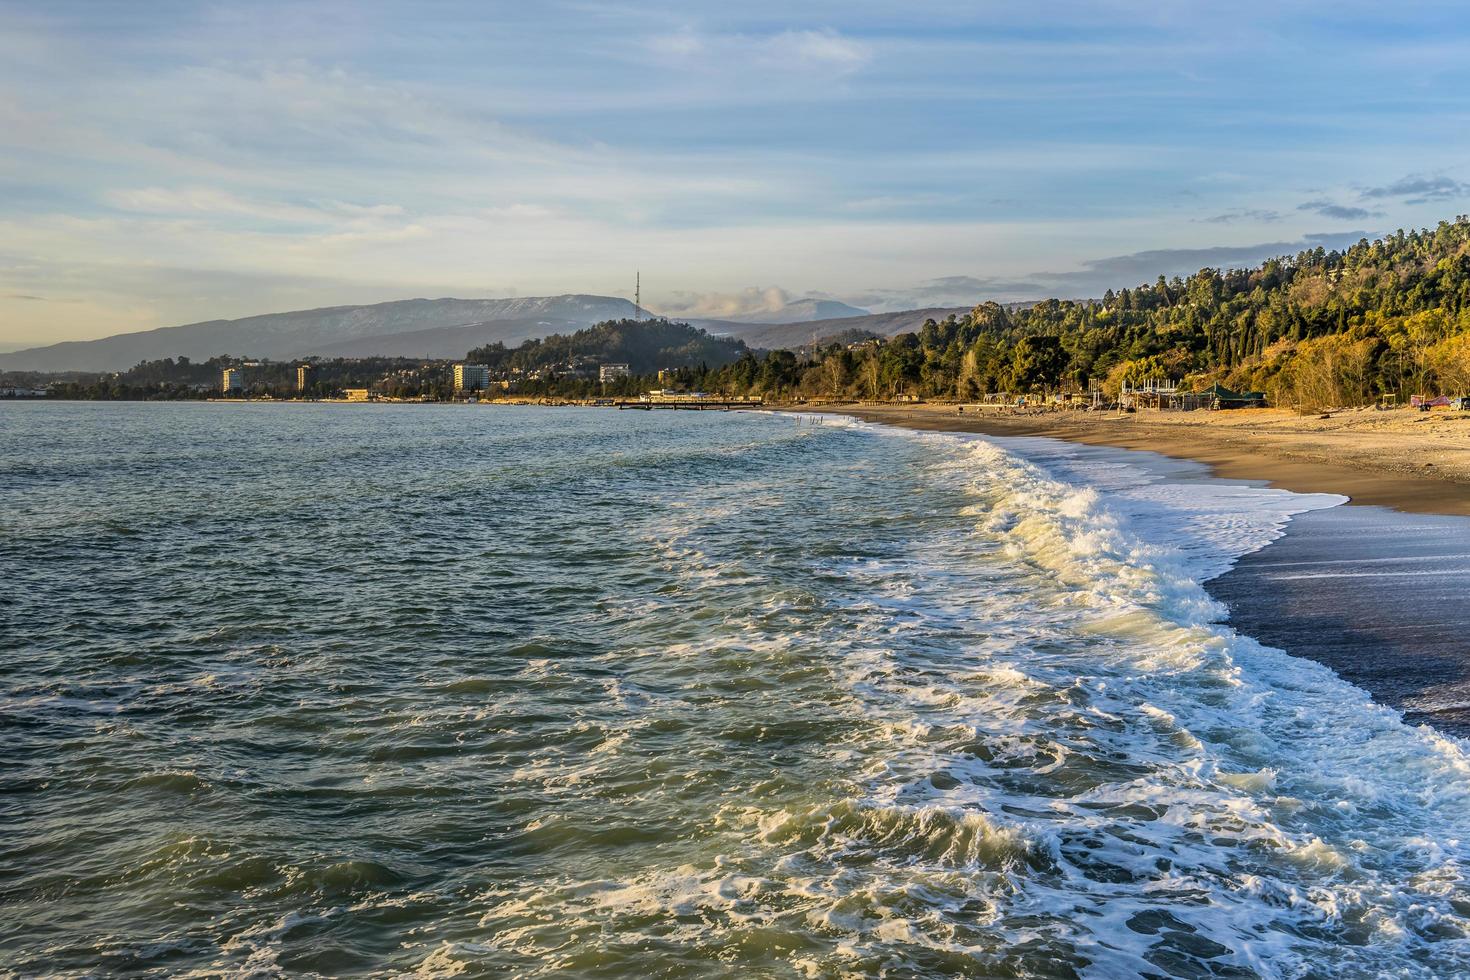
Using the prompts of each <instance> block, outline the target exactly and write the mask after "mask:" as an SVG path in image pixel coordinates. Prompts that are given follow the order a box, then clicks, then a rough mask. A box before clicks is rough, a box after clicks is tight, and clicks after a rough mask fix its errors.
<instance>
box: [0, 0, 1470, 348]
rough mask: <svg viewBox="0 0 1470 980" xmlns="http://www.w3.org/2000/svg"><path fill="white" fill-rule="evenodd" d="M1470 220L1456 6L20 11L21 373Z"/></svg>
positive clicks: (8, 253) (691, 5)
mask: <svg viewBox="0 0 1470 980" xmlns="http://www.w3.org/2000/svg"><path fill="white" fill-rule="evenodd" d="M1466 211H1470V17H1467V16H1466V15H1465V8H1464V6H1463V3H1409V4H1382V3H1360V2H1356V0H1345V2H1336V3H1332V4H1320V3H1313V4H1305V3H1289V2H1286V3H1283V2H1274V3H1257V2H1254V0H1246V2H1241V3H1236V4H1233V5H1220V4H1183V3H1165V2H1148V3H1144V2H1131V0H1127V2H1125V0H1119V2H1112V3H1086V4H1084V3H1070V2H1056V3H1049V4H1045V5H1021V4H1015V3H984V2H970V3H958V2H933V3H925V2H907V3H873V2H864V0H851V2H846V3H827V2H815V3H802V4H793V3H789V2H787V3H773V2H768V0H752V2H745V3H740V4H730V3H718V4H717V3H699V2H687V3H680V4H673V3H667V4H665V3H645V2H621V3H600V2H573V3H557V2H550V3H530V2H520V3H500V2H482V3H457V2H423V3H414V4H373V3H345V2H328V3H312V2H304V3H303V2H298V3H290V4H272V3H268V2H267V3H250V4H243V3H241V4H200V3H182V2H149V3H143V2H137V3H124V2H90V3H67V2H48V3H45V4H40V3H8V2H5V0H0V346H8V347H14V346H22V345H30V344H38V343H48V342H53V341H57V340H66V339H79V338H85V337H94V336H102V335H106V334H110V333H116V332H120V331H124V330H135V329H146V328H149V327H154V326H162V325H168V324H173V323H181V322H187V321H191V320H198V319H205V318H212V317H233V316H242V315H248V314H252V313H261V312H270V311H273V310H282V309H296V308H303V307H310V306H323V305H331V304H337V303H354V302H375V301H379V300H385V299H397V298H404V297H408V296H445V295H454V296H506V295H541V294H550V293H563V292H595V293H606V294H616V295H627V294H629V293H630V292H631V281H632V278H633V272H634V270H635V269H640V268H641V270H642V273H643V281H644V285H645V289H644V297H645V301H646V304H647V305H649V306H651V307H653V308H655V309H660V310H664V311H668V312H672V313H679V312H684V313H690V314H695V313H697V314H705V315H721V314H728V313H736V312H749V311H751V310H753V309H758V308H763V307H769V306H771V305H776V304H779V302H780V301H781V299H782V298H783V297H788V296H789V297H800V296H807V295H819V296H830V297H835V298H838V299H842V300H845V301H847V302H850V303H853V304H855V305H858V306H864V307H868V308H872V309H896V308H904V307H909V306H916V305H931V304H933V305H969V304H972V303H974V302H977V301H979V300H982V299H988V298H997V299H1028V298H1041V297H1043V296H1046V295H1062V296H1085V295H1098V294H1100V293H1101V292H1102V290H1103V289H1104V288H1106V287H1107V286H1110V285H1111V286H1114V287H1118V286H1123V285H1134V284H1137V282H1139V281H1144V280H1151V279H1153V278H1154V277H1155V276H1157V275H1158V274H1159V273H1160V272H1164V273H1169V274H1173V273H1176V272H1186V271H1190V270H1193V269H1198V268H1200V267H1201V266H1203V265H1217V264H1222V263H1231V262H1248V261H1252V260H1254V259H1256V258H1258V257H1262V256H1264V255H1268V254H1275V253H1279V252H1286V251H1294V250H1296V249H1297V248H1300V247H1303V246H1304V245H1307V244H1314V243H1317V242H1324V243H1327V244H1329V245H1335V244H1340V243H1345V242H1348V241H1352V240H1356V239H1357V238H1358V237H1360V236H1362V235H1364V234H1368V235H1372V234H1374V233H1378V232H1383V231H1390V230H1393V229H1395V228H1399V227H1409V226H1415V225H1424V224H1433V223H1434V222H1436V221H1438V220H1440V219H1442V218H1449V217H1453V216H1454V215H1456V214H1459V213H1464V212H1466Z"/></svg>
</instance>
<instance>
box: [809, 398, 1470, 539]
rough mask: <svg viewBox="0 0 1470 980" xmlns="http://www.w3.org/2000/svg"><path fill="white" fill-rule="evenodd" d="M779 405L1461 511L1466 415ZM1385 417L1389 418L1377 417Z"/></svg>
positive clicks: (1402, 506)
mask: <svg viewBox="0 0 1470 980" xmlns="http://www.w3.org/2000/svg"><path fill="white" fill-rule="evenodd" d="M783 410H785V411H797V412H804V413H806V414H817V415H823V414H827V415H847V416H851V417H852V418H856V419H859V420H861V421H864V422H874V423H880V424H884V425H894V426H899V427H902V428H908V429H916V430H920V431H929V432H971V433H977V434H980V435H988V436H1042V437H1047V438H1052V439H1061V440H1064V441H1067V442H1077V443H1083V444H1086V445H1093V446H1111V447H1114V448H1118V449H1141V450H1147V451H1149V452H1154V453H1158V454H1160V455H1163V456H1169V457H1173V458H1176V459H1188V460H1193V461H1195V462H1198V463H1203V464H1204V465H1205V466H1207V467H1208V468H1209V470H1210V473H1211V475H1212V476H1215V477H1218V478H1221V479H1226V480H1250V481H1254V482H1261V483H1263V484H1264V485H1266V486H1270V487H1274V488H1277V489H1282V490H1292V491H1296V492H1298V493H1336V494H1341V495H1343V496H1345V497H1348V498H1349V504H1362V505H1370V506H1379V507H1388V508H1392V509H1394V510H1400V511H1405V512H1408V513H1417V514H1442V515H1451V516H1460V517H1465V516H1470V420H1467V419H1463V418H1459V417H1444V416H1439V417H1435V416H1432V415H1420V414H1418V413H1413V414H1412V415H1411V414H1410V413H1409V412H1408V411H1407V410H1400V411H1397V412H1385V413H1371V412H1354V413H1340V415H1338V416H1336V418H1338V419H1340V421H1339V423H1338V424H1336V425H1330V424H1329V425H1322V424H1320V420H1317V419H1310V420H1308V419H1302V418H1299V417H1296V416H1292V415H1289V414H1288V413H1286V412H1280V411H1274V410H1270V409H1241V410H1235V411H1230V412H1209V413H1206V412H1191V413H1168V414H1164V413H1159V415H1152V414H1150V413H1147V412H1145V413H1140V414H1139V415H1134V416H1124V417H1122V418H1117V417H1099V416H1096V415H1091V414H1089V413H1082V412H1064V413H1061V412H1059V413H1049V414H1043V415H1030V416H1018V415H994V414H992V415H984V414H981V413H980V412H979V411H978V410H975V411H974V414H970V413H969V412H966V413H964V414H960V413H959V412H957V411H956V407H955V406H952V405H923V404H919V405H893V406H888V405H884V406H858V405H852V406H848V405H834V406H830V407H821V408H817V407H812V406H793V407H790V408H786V409H783ZM1384 416H1394V417H1393V418H1384Z"/></svg>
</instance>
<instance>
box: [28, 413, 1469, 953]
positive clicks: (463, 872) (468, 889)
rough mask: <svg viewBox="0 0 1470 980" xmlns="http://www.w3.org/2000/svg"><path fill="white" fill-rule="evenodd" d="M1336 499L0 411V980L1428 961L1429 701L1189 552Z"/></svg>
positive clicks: (1022, 451)
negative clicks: (1247, 614) (1263, 626)
mask: <svg viewBox="0 0 1470 980" xmlns="http://www.w3.org/2000/svg"><path fill="white" fill-rule="evenodd" d="M1342 503H1343V498H1341V497H1336V496H1332V495H1302V494H1294V493H1289V492H1286V491H1282V490H1272V489H1267V488H1264V487H1259V486H1252V485H1243V484H1240V483H1238V482H1235V483H1231V482H1227V481H1220V480H1212V479H1210V478H1208V477H1207V476H1206V475H1204V474H1202V472H1201V471H1200V470H1199V469H1198V468H1190V467H1189V466H1187V465H1185V464H1180V463H1173V462H1169V461H1164V460H1162V459H1161V458H1159V457H1149V456H1148V455H1147V454H1138V453H1127V452H1122V451H1111V450H1098V449H1094V448H1086V447H1070V446H1067V445H1065V444H1060V443H1052V442H1049V441H1047V440H1024V439H1023V440H996V439H986V438H983V437H978V436H968V435H953V434H942V433H922V434H920V433H912V432H906V431H901V430H897V429H890V428H878V427H873V426H869V425H864V424H860V423H856V422H852V421H848V420H844V419H841V418H837V417H833V416H827V417H812V416H798V415H782V414H777V413H735V412H729V413H727V412H709V413H689V412H619V411H613V410H598V409H575V408H535V407H526V408H515V407H503V406H487V405H478V406H476V405H468V406H464V405H459V406H450V405H422V406H420V405H375V404H361V405H312V404H264V403H245V404H161V403H60V402H45V403H15V404H8V405H0V974H3V975H7V976H17V977H30V976H130V977H132V976H142V977H152V976H199V977H218V976H240V977H245V976H249V977H272V976H291V977H299V976H306V977H311V976H333V977H335V976H410V977H455V976H462V977H567V978H581V977H599V978H624V977H628V978H640V980H641V978H653V977H658V978H678V977H742V978H744V977H756V978H766V977H780V978H784V977H791V978H847V977H892V978H917V977H951V976H971V977H1135V976H1138V977H1287V978H1305V977H1420V976H1425V977H1427V976H1442V977H1453V976H1464V975H1467V974H1470V883H1467V874H1470V755H1467V747H1470V743H1466V742H1464V741H1462V740H1461V739H1460V738H1459V737H1458V736H1456V735H1455V734H1452V733H1450V732H1448V731H1446V730H1444V729H1443V728H1441V727H1436V726H1434V725H1432V724H1423V723H1417V722H1415V721H1414V720H1413V719H1408V720H1406V716H1405V714H1404V713H1403V711H1402V710H1400V708H1398V707H1394V706H1392V705H1389V704H1386V703H1383V702H1382V701H1380V700H1376V699H1375V697H1374V696H1373V695H1370V694H1369V693H1368V691H1367V690H1366V689H1365V688H1364V687H1362V686H1358V685H1356V684H1354V683H1351V682H1349V681H1348V680H1346V679H1344V677H1343V675H1342V674H1341V673H1340V672H1338V671H1335V670H1333V669H1331V668H1330V667H1328V666H1326V665H1324V664H1322V663H1319V662H1318V661H1316V660H1313V659H1308V658H1306V657H1301V656H1295V655H1293V654H1292V653H1290V652H1288V651H1286V650H1283V649H1281V648H1279V647H1274V646H1271V645H1269V644H1268V643H1266V642H1263V641H1261V640H1259V639H1256V638H1253V636H1252V635H1251V634H1249V633H1247V632H1245V631H1244V630H1243V629H1238V628H1236V627H1235V626H1233V625H1232V622H1233V620H1232V619H1231V615H1230V609H1229V608H1228V607H1227V606H1226V604H1225V603H1223V602H1222V601H1220V600H1219V599H1218V598H1216V597H1215V596H1213V595H1212V594H1211V592H1210V590H1209V584H1210V583H1212V582H1213V581H1215V580H1217V579H1218V580H1223V577H1226V576H1228V575H1230V574H1239V569H1236V571H1235V572H1232V569H1233V568H1235V566H1237V563H1240V562H1241V560H1242V559H1243V557H1244V556H1252V555H1258V554H1259V555H1267V554H1270V553H1271V550H1270V547H1269V546H1270V545H1271V543H1272V542H1273V541H1276V539H1278V538H1281V537H1282V535H1283V534H1285V533H1287V532H1288V529H1289V527H1290V525H1291V524H1292V522H1293V521H1294V520H1302V521H1309V520H1313V519H1318V518H1320V516H1321V515H1323V514H1327V513H1332V512H1340V511H1341V508H1340V506H1339V505H1341V504H1342ZM1288 537H1289V535H1288ZM1263 549H1265V550H1263ZM1247 560H1249V559H1247ZM1278 571H1279V569H1278ZM1299 579H1300V576H1298V577H1296V578H1293V581H1297V580H1299ZM1316 612H1317V613H1318V614H1319V615H1321V616H1322V617H1323V618H1324V619H1331V618H1332V617H1331V610H1330V609H1327V610H1323V609H1318V610H1317V611H1316Z"/></svg>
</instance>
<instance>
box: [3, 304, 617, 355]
mask: <svg viewBox="0 0 1470 980" xmlns="http://www.w3.org/2000/svg"><path fill="white" fill-rule="evenodd" d="M632 312H633V304H632V303H630V302H629V301H627V300H625V299H621V298H617V297H612V296H592V295H586V294H567V295H562V296H532V297H516V298H511V299H452V298H444V299H408V300H396V301H393V302H389V303H374V304H370V305H361V306H331V307H323V308H321V309H314V310H294V311H290V312H285V313H267V314H262V315H258V316H250V317H242V318H240V319H236V320H206V321H202V322H200V323H188V324H183V325H181V326H176V327H160V328H158V329H154V330H144V331H140V332H137V333H126V334H117V335H115V336H112V337H104V338H101V339H99V340H84V341H67V342H64V343H60V344H52V345H50V346H47V347H36V348H31V349H29V350H22V351H16V352H14V353H11V354H4V355H0V368H4V369H6V370H17V371H122V370H126V369H127V368H130V367H132V366H133V365H134V364H137V363H139V362H141V361H146V360H153V359H157V358H163V357H180V356H182V357H188V358H191V359H195V360H204V359H207V358H210V357H213V356H215V355H219V354H239V355H248V356H252V357H264V358H271V359H286V358H292V357H301V356H305V355H308V354H319V353H321V354H325V353H327V352H328V351H329V350H333V349H334V348H339V347H344V346H351V345H352V342H353V341H360V340H363V339H365V338H373V337H383V338H388V337H393V336H397V335H400V334H409V333H418V332H434V331H440V330H445V329H446V328H469V327H481V328H483V327H485V326H486V325H492V324H504V325H505V327H506V329H505V333H504V336H503V337H501V336H498V335H496V336H491V334H494V331H490V330H483V329H482V330H481V331H480V332H478V333H476V334H475V335H474V343H471V344H469V345H467V346H459V347H457V348H456V351H455V352H454V353H450V354H446V355H444V356H450V357H458V356H462V355H463V353H464V352H465V351H466V350H468V349H469V347H472V346H475V344H477V343H478V344H483V343H488V342H492V341H493V340H497V339H504V340H505V341H507V342H510V343H516V342H519V341H522V340H526V339H529V338H530V337H532V336H537V335H541V334H544V333H549V332H554V331H555V330H557V329H567V328H568V327H577V326H590V325H591V324H593V323H598V322H601V321H604V320H610V319H617V318H619V317H624V316H628V315H630V314H631V313H632ZM543 321H544V323H545V325H546V327H545V329H544V330H539V329H538V328H537V326H536V325H538V324H540V323H542V322H543ZM364 353H369V354H379V353H385V352H384V351H380V350H363V351H359V352H358V353H357V354H345V353H336V355H335V356H361V355H362V354H364ZM413 353H414V354H415V355H418V354H420V353H423V352H420V351H414V352H413Z"/></svg>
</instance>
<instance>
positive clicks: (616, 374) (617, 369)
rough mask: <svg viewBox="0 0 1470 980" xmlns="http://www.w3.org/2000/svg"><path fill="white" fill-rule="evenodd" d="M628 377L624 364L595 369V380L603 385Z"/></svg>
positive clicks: (606, 365) (607, 365) (626, 367)
mask: <svg viewBox="0 0 1470 980" xmlns="http://www.w3.org/2000/svg"><path fill="white" fill-rule="evenodd" d="M627 376H628V365H626V364H604V365H602V366H601V367H599V368H598V369H597V380H598V381H600V382H602V383H603V384H607V383H608V382H609V381H616V380H617V379H619V378H626V377H627Z"/></svg>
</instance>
